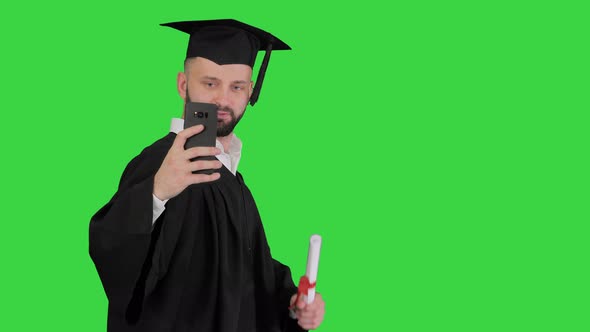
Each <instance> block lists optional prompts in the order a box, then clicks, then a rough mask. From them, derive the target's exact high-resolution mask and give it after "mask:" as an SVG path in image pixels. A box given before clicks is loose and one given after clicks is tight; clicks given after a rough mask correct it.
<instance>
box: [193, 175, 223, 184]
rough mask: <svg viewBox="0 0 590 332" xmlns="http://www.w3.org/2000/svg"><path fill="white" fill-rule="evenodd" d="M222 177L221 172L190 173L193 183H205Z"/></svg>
mask: <svg viewBox="0 0 590 332" xmlns="http://www.w3.org/2000/svg"><path fill="white" fill-rule="evenodd" d="M220 177H221V174H219V173H211V174H192V175H190V182H191V183H193V184H194V183H203V182H210V181H215V180H218V179H219V178H220Z"/></svg>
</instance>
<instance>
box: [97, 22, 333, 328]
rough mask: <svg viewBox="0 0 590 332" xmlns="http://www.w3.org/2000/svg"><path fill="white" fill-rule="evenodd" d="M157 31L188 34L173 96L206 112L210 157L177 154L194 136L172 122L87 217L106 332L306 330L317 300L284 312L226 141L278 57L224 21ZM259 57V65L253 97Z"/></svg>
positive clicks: (319, 309) (282, 288)
mask: <svg viewBox="0 0 590 332" xmlns="http://www.w3.org/2000/svg"><path fill="white" fill-rule="evenodd" d="M165 25H166V26H170V27H173V28H175V29H178V30H181V31H184V32H187V33H189V34H190V39H189V46H188V50H187V57H186V60H185V71H184V73H179V74H178V76H177V88H178V92H179V94H180V96H181V97H182V98H183V99H184V101H185V104H186V103H188V102H202V103H210V104H215V105H216V106H217V109H218V119H217V136H218V137H217V147H195V148H189V149H185V143H186V140H187V139H188V138H190V137H191V136H194V135H198V134H199V133H200V132H201V131H202V130H203V126H194V127H190V128H187V129H184V130H183V128H182V127H183V120H181V119H173V121H172V127H171V132H170V133H169V134H168V135H166V136H165V137H163V138H162V139H160V140H158V141H156V142H155V143H154V144H152V145H151V146H149V147H147V148H146V149H144V150H143V151H142V153H141V154H140V155H139V156H137V157H135V158H134V159H133V160H132V161H131V162H130V163H129V164H128V165H127V168H126V169H125V171H124V173H123V175H122V177H121V182H120V184H119V188H118V191H117V193H115V195H114V196H113V198H112V199H111V200H110V201H109V202H108V203H107V204H106V205H105V206H104V207H103V208H101V209H100V210H99V211H98V212H97V213H96V214H95V215H94V216H93V217H92V220H91V222H90V255H91V257H92V259H93V261H94V263H95V265H96V268H97V271H98V273H99V276H100V278H101V281H102V283H103V286H104V289H105V292H106V294H107V297H108V299H109V316H108V330H109V331H112V332H118V331H142V332H150V331H222V332H227V331H246V332H249V331H297V330H301V329H302V328H303V329H314V328H317V327H318V326H319V324H320V323H321V321H322V320H323V317H324V301H323V300H322V297H321V295H319V294H318V295H317V297H316V300H315V301H314V302H313V303H311V304H307V305H306V304H304V302H303V300H299V301H298V303H294V301H295V299H296V297H295V293H296V292H297V289H296V288H295V286H294V285H293V281H292V278H291V273H290V270H289V268H288V267H286V266H284V265H282V264H281V263H279V262H278V261H276V260H274V259H273V258H272V256H271V253H270V249H269V248H268V244H267V241H266V237H265V234H264V229H263V227H262V223H261V221H260V216H259V214H258V210H257V208H256V205H255V203H254V199H253V198H252V195H251V193H250V191H249V190H248V188H247V187H246V185H245V183H244V181H243V179H242V176H241V175H240V173H238V172H237V166H238V162H239V160H240V156H241V142H240V140H239V139H238V138H237V137H236V136H235V135H234V134H233V129H234V127H235V126H236V124H237V123H238V122H239V120H240V118H241V117H242V115H243V114H244V111H245V108H246V105H247V103H248V101H250V103H251V104H252V105H253V104H254V103H255V102H256V100H257V98H258V95H259V93H260V88H261V85H262V80H263V78H264V74H265V71H266V66H267V65H268V58H269V56H270V52H271V51H272V50H273V49H274V50H281V49H290V48H289V47H288V46H287V45H286V44H285V43H283V42H282V41H280V40H279V39H278V38H276V37H274V36H272V35H271V34H269V33H267V32H265V31H262V30H260V29H257V28H255V27H252V26H249V25H246V24H244V23H241V22H237V21H234V20H214V21H191V22H176V23H168V24H165ZM260 49H265V50H266V55H265V59H264V61H263V63H262V65H261V69H260V73H259V75H258V79H257V82H256V86H255V87H253V84H252V67H253V65H254V61H255V57H256V54H257V52H258V51H259V50H260ZM213 155H214V156H216V157H217V158H216V159H217V160H195V158H197V157H204V156H213ZM211 169H213V170H214V172H213V173H212V174H202V173H195V172H196V171H201V170H211ZM289 308H291V309H292V310H294V312H295V316H296V319H291V318H290V317H289Z"/></svg>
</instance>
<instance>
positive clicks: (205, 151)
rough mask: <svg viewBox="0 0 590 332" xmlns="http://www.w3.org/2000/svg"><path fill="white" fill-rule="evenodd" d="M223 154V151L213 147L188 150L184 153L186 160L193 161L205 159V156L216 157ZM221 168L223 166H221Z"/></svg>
mask: <svg viewBox="0 0 590 332" xmlns="http://www.w3.org/2000/svg"><path fill="white" fill-rule="evenodd" d="M218 154H221V150H219V149H218V148H216V147H212V146H198V147H194V148H190V149H186V150H185V151H184V156H183V157H184V158H185V159H193V158H196V157H203V156H215V155H218ZM220 167H221V166H220Z"/></svg>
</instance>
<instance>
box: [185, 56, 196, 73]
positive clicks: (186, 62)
mask: <svg viewBox="0 0 590 332" xmlns="http://www.w3.org/2000/svg"><path fill="white" fill-rule="evenodd" d="M194 59H195V58H187V59H186V60H184V72H185V73H188V69H189V67H190V64H191V63H192V62H193V60H194Z"/></svg>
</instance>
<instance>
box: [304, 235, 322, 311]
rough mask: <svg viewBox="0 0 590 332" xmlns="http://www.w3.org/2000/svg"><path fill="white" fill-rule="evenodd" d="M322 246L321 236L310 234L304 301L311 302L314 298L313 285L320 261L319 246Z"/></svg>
mask: <svg viewBox="0 0 590 332" xmlns="http://www.w3.org/2000/svg"><path fill="white" fill-rule="evenodd" d="M321 246H322V237H321V236H319V235H317V234H316V235H312V236H311V238H310V239H309V252H308V254H307V269H306V271H305V276H306V277H307V280H308V281H309V287H308V289H307V294H306V295H305V302H306V303H308V304H309V303H312V302H313V300H314V299H315V285H316V281H317V277H318V265H319V263H320V248H321Z"/></svg>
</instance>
